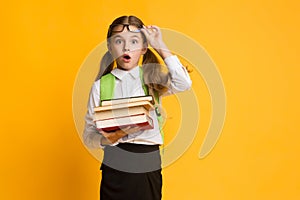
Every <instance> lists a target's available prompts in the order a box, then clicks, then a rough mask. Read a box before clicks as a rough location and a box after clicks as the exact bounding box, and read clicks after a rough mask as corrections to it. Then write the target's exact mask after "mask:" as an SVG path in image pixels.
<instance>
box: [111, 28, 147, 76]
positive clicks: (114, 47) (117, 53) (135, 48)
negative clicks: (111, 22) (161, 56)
mask: <svg viewBox="0 0 300 200" xmlns="http://www.w3.org/2000/svg"><path fill="white" fill-rule="evenodd" d="M112 31H114V29H113V30H112ZM108 49H109V51H110V53H111V54H112V56H113V58H114V59H115V60H116V62H117V66H118V68H121V69H123V70H131V69H133V68H134V67H136V66H137V65H138V62H139V59H140V57H141V55H143V54H145V53H146V51H147V43H145V42H144V41H143V37H142V33H141V32H131V31H129V30H128V29H127V28H125V27H124V29H123V31H122V32H116V33H113V35H112V36H111V38H110V40H109V42H108Z"/></svg>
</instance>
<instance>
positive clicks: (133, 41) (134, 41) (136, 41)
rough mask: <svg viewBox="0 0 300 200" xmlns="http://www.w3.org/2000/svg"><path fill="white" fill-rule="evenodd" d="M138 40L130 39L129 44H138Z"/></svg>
mask: <svg viewBox="0 0 300 200" xmlns="http://www.w3.org/2000/svg"><path fill="white" fill-rule="evenodd" d="M138 43H139V41H138V40H131V44H138Z"/></svg>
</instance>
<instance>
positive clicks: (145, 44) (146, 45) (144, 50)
mask: <svg viewBox="0 0 300 200" xmlns="http://www.w3.org/2000/svg"><path fill="white" fill-rule="evenodd" d="M147 51H148V43H147V42H145V43H144V45H143V48H142V54H143V55H144V54H145V53H146V52H147Z"/></svg>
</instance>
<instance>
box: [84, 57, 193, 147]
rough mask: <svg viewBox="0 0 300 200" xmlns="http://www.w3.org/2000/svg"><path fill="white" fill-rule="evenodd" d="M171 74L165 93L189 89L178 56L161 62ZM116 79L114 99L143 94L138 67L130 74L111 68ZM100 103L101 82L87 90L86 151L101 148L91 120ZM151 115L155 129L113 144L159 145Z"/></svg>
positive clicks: (157, 127)
mask: <svg viewBox="0 0 300 200" xmlns="http://www.w3.org/2000/svg"><path fill="white" fill-rule="evenodd" d="M164 62H165V64H166V66H167V67H168V70H169V72H170V75H171V86H170V89H169V91H168V92H167V93H166V94H172V93H176V92H181V91H185V90H188V89H189V88H190V87H191V84H192V81H191V79H190V77H189V75H188V72H187V71H186V69H185V67H183V66H182V64H181V63H180V61H179V59H178V58H177V56H169V57H167V58H165V60H164ZM111 73H112V74H113V75H114V76H115V77H116V84H115V90H114V98H126V97H133V96H143V95H145V92H144V89H143V87H142V82H141V80H140V74H139V67H135V68H133V69H131V70H130V71H124V70H121V69H118V68H116V69H113V70H112V72H111ZM99 104H100V80H97V81H95V82H94V84H93V87H92V89H91V91H90V97H89V101H88V110H87V114H86V116H85V129H84V132H83V140H84V143H85V145H87V146H88V147H89V148H100V147H101V148H102V146H101V145H100V141H101V138H102V137H103V136H102V135H101V134H100V133H99V132H98V130H97V129H96V124H95V122H94V121H93V116H94V108H95V107H97V106H99ZM150 115H151V117H152V119H153V122H154V128H153V129H150V130H144V131H139V132H136V133H133V134H130V135H127V136H125V137H123V138H121V139H119V140H118V142H116V143H114V144H113V145H116V144H118V143H124V142H126V143H136V144H148V145H153V144H162V143H163V141H162V137H161V134H160V131H159V125H158V121H157V116H156V113H155V111H154V110H152V111H150Z"/></svg>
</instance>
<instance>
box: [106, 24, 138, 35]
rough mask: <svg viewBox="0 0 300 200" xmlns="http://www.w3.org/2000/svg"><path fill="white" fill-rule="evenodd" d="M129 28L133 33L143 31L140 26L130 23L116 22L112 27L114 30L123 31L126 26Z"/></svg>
mask: <svg viewBox="0 0 300 200" xmlns="http://www.w3.org/2000/svg"><path fill="white" fill-rule="evenodd" d="M125 27H126V28H127V30H128V31H130V32H133V33H139V32H141V30H140V28H138V27H137V26H135V25H129V24H116V25H114V26H112V27H111V30H112V32H122V31H123V30H124V28H125Z"/></svg>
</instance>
